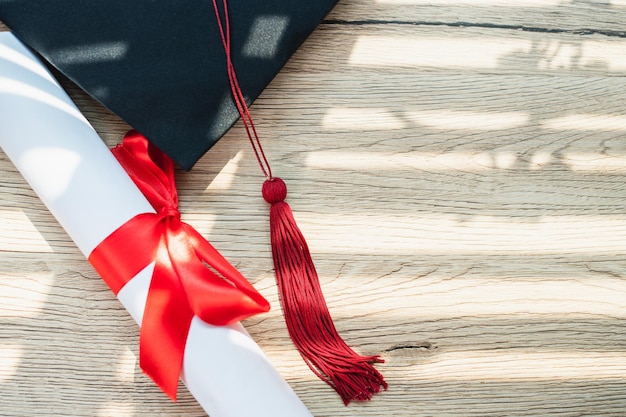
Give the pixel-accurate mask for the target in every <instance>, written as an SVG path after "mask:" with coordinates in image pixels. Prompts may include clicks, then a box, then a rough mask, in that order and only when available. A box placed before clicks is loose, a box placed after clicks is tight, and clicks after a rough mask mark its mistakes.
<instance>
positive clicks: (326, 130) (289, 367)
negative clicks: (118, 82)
mask: <svg viewBox="0 0 626 417" xmlns="http://www.w3.org/2000/svg"><path fill="white" fill-rule="evenodd" d="M625 23H626V1H625V0H528V1H517V0H430V1H427V0H341V1H340V3H339V5H338V6H337V7H336V8H335V9H334V10H333V12H332V13H331V14H330V15H329V16H328V17H327V19H326V21H325V22H324V23H323V24H321V25H320V27H319V29H318V30H316V32H315V33H314V34H313V35H312V36H311V38H310V39H309V40H308V41H307V42H306V44H305V45H304V46H303V47H302V48H300V50H299V51H298V52H297V53H296V55H295V56H294V57H293V58H292V59H291V61H290V62H289V63H288V65H287V66H286V67H285V68H284V70H283V71H282V72H281V73H280V74H279V75H278V76H277V78H276V79H275V80H274V81H273V83H272V84H271V86H270V87H269V88H267V90H266V91H265V92H264V93H263V95H262V96H261V97H260V98H259V99H258V101H257V102H256V103H255V105H254V106H253V109H252V110H253V113H254V117H255V121H256V123H257V125H258V127H259V130H260V132H261V135H262V137H263V142H264V145H265V148H266V152H267V153H268V155H270V158H271V162H272V165H273V169H274V171H275V173H276V174H277V175H279V176H282V177H283V178H285V180H286V181H287V183H288V185H289V186H290V195H289V202H290V204H291V206H292V208H293V210H294V212H295V215H296V218H297V219H298V221H299V224H300V226H301V227H302V229H303V231H304V233H305V235H306V236H307V238H308V242H309V244H310V246H311V250H312V252H313V256H314V259H315V261H316V264H317V267H318V270H319V272H320V276H321V280H322V285H323V287H324V290H325V293H326V298H327V301H328V303H329V306H330V309H331V313H332V315H333V316H334V318H335V322H336V325H337V327H338V329H339V331H340V333H341V334H342V335H343V337H344V338H345V339H346V341H347V342H348V343H349V344H350V345H351V346H353V347H354V348H355V349H356V350H358V351H359V352H361V353H363V354H375V353H380V354H382V356H383V357H384V359H385V360H386V363H385V364H383V365H380V366H378V369H380V370H381V371H382V373H383V374H384V375H385V376H386V379H387V381H388V383H389V390H388V391H386V392H384V393H382V394H380V395H377V396H376V397H375V398H374V399H373V401H371V402H368V403H355V404H351V405H350V406H349V407H344V406H343V404H342V403H341V401H340V399H339V398H338V397H337V396H336V394H335V393H334V391H332V390H331V389H330V388H329V387H327V386H326V385H325V384H324V383H322V382H321V381H320V380H318V379H316V377H314V376H313V374H312V373H311V372H310V371H309V370H308V368H307V367H306V365H305V364H304V363H303V362H302V361H301V360H300V358H299V356H298V354H297V353H296V352H295V350H294V349H293V347H292V345H291V344H290V341H289V338H288V336H287V334H286V330H285V328H284V324H283V320H282V317H281V313H280V307H279V304H278V301H277V293H276V287H275V283H274V276H273V271H272V265H271V259H270V253H269V246H268V224H267V211H268V210H267V207H266V204H265V202H264V201H262V198H261V197H260V187H261V181H262V176H261V175H260V173H259V170H258V166H257V165H256V161H255V159H254V157H253V156H252V155H251V150H250V148H249V144H248V143H247V139H246V137H245V134H244V133H243V129H242V128H241V125H239V124H238V125H237V126H236V127H235V128H233V129H232V130H231V131H230V132H229V133H228V134H227V135H226V137H224V138H223V139H222V140H221V141H220V142H219V143H218V145H216V146H215V147H214V148H213V149H212V150H211V151H210V152H209V153H208V154H206V155H205V156H204V157H203V158H202V160H201V161H200V162H199V163H198V165H197V166H196V167H195V168H194V169H193V170H192V171H191V172H189V173H185V172H182V171H181V172H180V173H179V174H180V175H179V176H178V181H179V186H180V197H181V211H182V213H183V218H184V219H185V220H186V221H188V222H189V223H191V224H192V225H194V226H195V227H196V228H197V229H198V230H199V231H200V232H201V233H203V234H204V235H205V236H206V237H207V238H208V239H209V240H210V241H211V242H213V244H214V245H215V246H216V247H217V248H218V249H219V250H220V251H221V252H222V253H223V254H224V255H225V256H226V258H228V259H229V260H230V261H231V262H232V263H233V264H235V265H236V266H237V267H238V268H239V269H240V270H241V271H242V272H243V273H244V275H246V276H247V277H248V278H249V279H250V280H251V281H252V282H253V283H254V284H255V285H256V287H257V288H258V289H259V290H260V291H261V292H262V293H263V294H264V295H265V296H266V297H267V298H268V299H269V300H270V301H271V303H272V305H273V311H272V312H271V313H269V314H266V315H264V316H262V317H258V318H254V319H251V320H248V321H246V322H245V325H246V327H247V329H248V330H249V331H250V333H251V334H252V335H253V337H254V338H255V339H256V340H257V341H258V343H259V344H260V345H261V347H262V348H263V349H264V350H265V352H266V353H267V354H268V356H269V357H270V359H271V360H272V362H273V363H274V364H275V365H276V367H277V368H278V370H279V371H280V373H281V374H282V375H283V376H284V377H285V378H286V379H287V381H288V382H289V383H290V384H291V386H292V387H293V388H294V389H295V391H296V392H297V393H298V395H299V396H300V397H301V398H302V400H303V401H304V402H305V403H306V405H307V406H308V407H309V408H310V410H311V411H312V412H313V414H314V415H316V416H318V417H322V416H354V417H357V416H358V417H366V416H377V417H378V416H403V417H405V416H448V415H450V416H546V415H552V416H623V415H626V321H625V319H626V307H625V305H626V297H625V296H626V207H625V205H624V203H625V201H626V185H625V184H624V180H625V178H626V140H625V139H626V100H625V93H626V86H625V82H626V28H625ZM4 29H5V30H6V28H4ZM65 85H67V88H68V89H69V90H70V92H71V95H72V97H74V98H75V99H76V101H77V103H78V105H79V106H80V108H81V109H82V110H84V112H85V114H86V116H87V117H88V118H89V119H90V120H91V121H92V123H93V125H94V126H95V127H96V129H97V130H98V131H99V132H100V133H101V135H102V137H103V138H104V140H105V141H106V142H107V143H108V144H110V145H114V144H115V143H117V142H118V141H119V140H120V138H121V136H122V134H123V133H124V132H125V131H126V129H127V126H126V125H125V124H124V123H122V122H120V121H119V120H118V119H117V118H116V117H114V116H112V115H111V114H109V113H108V112H107V111H105V110H104V109H103V108H102V107H100V106H99V105H98V104H96V103H94V102H93V101H92V100H90V99H89V98H87V97H85V96H84V95H83V94H82V93H81V92H79V91H77V90H76V89H75V88H72V87H71V86H70V85H69V84H67V83H66V84H65ZM34 117H35V116H34ZM0 171H1V172H2V175H1V176H0V415H1V416H98V417H102V416H115V417H134V416H140V415H151V416H188V417H189V416H202V415H203V412H202V410H201V409H200V407H199V406H198V405H197V404H196V403H195V401H194V400H193V398H192V397H191V396H190V395H189V394H188V393H186V391H184V389H182V391H183V394H182V395H181V399H180V402H179V403H178V404H173V403H170V402H169V400H168V399H167V398H166V397H165V396H164V395H163V394H162V393H161V392H160V391H159V390H158V389H157V388H156V387H155V386H154V385H153V384H152V382H150V381H149V380H148V379H147V378H146V377H144V376H143V374H142V373H141V372H140V371H139V369H138V366H137V352H138V329H137V327H136V325H135V324H134V322H133V321H132V319H131V318H130V316H129V315H128V314H127V313H126V311H125V310H124V309H123V308H122V307H121V305H120V304H119V302H118V301H117V300H116V299H115V297H114V296H113V295H112V294H111V293H110V291H109V290H108V289H107V287H106V286H105V284H104V283H103V282H102V281H101V280H100V278H99V277H98V276H97V275H96V274H95V272H94V271H93V269H92V268H91V266H90V265H89V264H88V263H87V262H86V261H85V259H84V258H83V257H82V255H81V254H80V253H79V251H78V250H77V249H76V247H75V246H74V244H73V243H72V241H71V240H70V239H69V238H68V237H67V235H66V234H65V232H64V231H63V229H62V228H61V227H60V226H59V225H58V224H57V223H56V222H55V220H54V219H53V218H52V216H51V215H50V214H49V212H48V211H47V210H46V209H45V207H44V206H43V205H42V204H41V202H40V201H39V200H38V198H37V196H36V195H35V194H34V193H33V192H32V191H31V190H30V188H29V187H28V185H27V184H26V183H25V182H24V180H23V179H22V177H21V176H20V175H19V174H18V173H17V172H16V170H15V168H14V167H13V165H12V164H11V162H10V161H9V160H8V159H7V158H6V156H5V155H4V154H2V153H0ZM242 401H245V398H242Z"/></svg>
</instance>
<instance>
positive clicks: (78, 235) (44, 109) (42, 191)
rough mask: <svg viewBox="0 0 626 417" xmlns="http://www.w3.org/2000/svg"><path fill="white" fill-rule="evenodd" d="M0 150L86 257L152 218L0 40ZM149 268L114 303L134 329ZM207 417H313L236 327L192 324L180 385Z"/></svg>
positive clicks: (36, 65) (63, 103) (23, 54)
mask: <svg viewBox="0 0 626 417" xmlns="http://www.w3.org/2000/svg"><path fill="white" fill-rule="evenodd" d="M0 146H1V147H2V149H3V150H4V152H5V153H6V154H7V155H8V157H9V158H10V159H11V161H12V162H13V163H14V164H15V166H16V167H17V169H18V170H19V171H20V172H21V174H22V175H23V176H24V178H25V179H26V180H27V181H28V183H29V184H30V185H31V187H32V188H33V190H34V191H35V192H36V193H37V195H38V196H39V197H40V198H41V200H42V201H43V202H44V204H45V205H46V206H47V207H48V209H49V210H50V212H51V213H52V214H53V215H54V216H55V218H56V219H57V220H58V221H59V223H60V224H61V226H63V228H64V229H65V230H66V232H67V233H68V235H69V236H70V237H71V238H72V240H73V241H74V242H75V243H76V245H77V246H78V248H79V249H80V250H81V251H82V253H83V254H84V255H85V256H86V257H87V256H89V254H90V253H91V251H92V250H93V249H94V248H95V247H96V246H97V245H98V244H99V243H100V242H102V240H104V238H106V237H107V236H108V235H110V234H111V233H112V232H113V231H114V230H116V229H117V228H118V227H119V226H121V225H122V224H124V223H126V222H127V221H128V220H130V219H131V218H132V217H134V216H135V215H137V214H140V213H146V212H154V209H153V208H152V206H151V205H150V204H149V203H148V201H147V200H146V199H145V197H144V196H143V195H142V194H141V192H140V191H139V190H138V189H137V187H136V186H135V185H134V184H133V182H132V181H131V179H130V178H129V177H128V175H127V174H126V172H125V171H124V170H123V169H122V168H121V166H120V165H119V164H118V162H117V160H116V159H115V158H114V157H113V156H112V154H111V152H110V151H109V149H108V148H107V147H106V145H105V144H104V143H103V142H102V140H101V139H100V137H99V136H98V134H97V133H96V132H95V130H94V129H93V128H92V127H91V125H90V124H89V122H88V121H87V120H86V119H85V118H84V117H83V115H82V114H81V113H80V111H79V110H78V109H77V108H76V106H75V105H74V103H73V102H72V101H71V99H70V98H69V97H68V96H67V94H66V93H65V92H64V91H63V89H62V88H61V87H60V86H59V85H58V84H57V82H56V80H55V79H54V78H53V77H52V75H50V73H49V72H48V71H47V70H46V69H45V67H44V66H42V64H41V63H40V62H39V61H38V60H37V58H35V57H34V56H33V54H31V52H30V51H29V50H27V49H26V48H25V47H24V45H23V44H22V43H21V42H20V41H18V40H17V39H16V38H15V37H14V36H13V35H12V34H11V33H9V32H4V33H0ZM153 268H154V263H153V264H151V265H146V268H145V269H144V270H143V271H141V272H140V273H139V274H137V275H136V276H135V277H133V279H132V280H131V281H130V282H129V283H128V284H127V285H126V286H125V287H124V288H123V289H122V290H121V291H120V292H119V294H118V298H119V300H120V301H121V303H122V304H123V305H124V307H125V308H126V309H127V310H128V311H129V313H130V314H131V315H132V317H133V318H134V319H135V321H137V323H138V324H141V320H142V315H143V310H144V307H145V303H146V297H147V294H148V288H149V284H150V279H151V276H152V270H153ZM181 377H182V379H183V381H184V382H185V384H186V386H187V388H188V389H189V391H190V392H191V394H192V395H193V396H194V397H195V398H196V399H197V400H198V402H199V403H200V405H201V406H202V407H203V409H204V410H205V411H206V412H207V413H208V414H209V415H210V416H211V417H245V416H255V417H265V416H267V417H280V416H284V417H300V416H311V413H310V412H309V411H308V410H307V408H306V407H305V406H304V404H302V402H301V401H300V399H299V398H298V397H297V396H296V395H295V393H294V392H293V391H292V390H291V388H290V387H289V385H288V384H287V383H286V382H285V381H284V380H283V379H282V377H281V376H280V375H279V374H278V372H277V371H276V369H275V368H274V367H273V366H272V365H271V364H270V362H269V360H268V359H267V357H266V356H265V354H264V353H263V352H262V351H261V349H260V348H259V346H258V345H257V344H256V343H255V342H254V341H253V340H252V339H251V338H250V336H249V335H248V334H247V332H246V331H245V330H244V328H243V326H241V324H240V323H236V324H234V325H231V326H212V325H209V324H207V323H205V322H203V321H202V320H200V319H199V318H198V317H194V318H193V320H192V323H191V327H190V330H189V336H188V339H187V344H186V346H185V356H184V360H183V371H182V375H181Z"/></svg>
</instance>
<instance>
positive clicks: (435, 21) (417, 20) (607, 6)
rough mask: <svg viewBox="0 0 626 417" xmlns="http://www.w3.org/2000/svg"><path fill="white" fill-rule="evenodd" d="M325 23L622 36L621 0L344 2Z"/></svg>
mask: <svg viewBox="0 0 626 417" xmlns="http://www.w3.org/2000/svg"><path fill="white" fill-rule="evenodd" d="M327 20H332V21H342V22H344V21H345V22H353V23H364V22H373V21H374V22H375V21H377V22H402V23H405V24H408V25H414V24H418V25H426V26H429V25H437V26H443V27H445V26H452V27H458V26H461V27H465V26H478V27H481V26H482V27H488V28H492V27H509V28H517V29H527V30H533V31H539V32H552V31H555V32H561V31H565V32H579V33H587V32H603V33H610V34H611V35H613V36H622V37H623V36H624V35H625V34H626V32H625V31H624V22H625V21H626V2H624V1H623V0H576V1H564V0H341V1H340V2H339V4H338V5H337V6H336V7H335V8H334V9H333V11H332V12H331V13H330V15H329V16H328V17H327Z"/></svg>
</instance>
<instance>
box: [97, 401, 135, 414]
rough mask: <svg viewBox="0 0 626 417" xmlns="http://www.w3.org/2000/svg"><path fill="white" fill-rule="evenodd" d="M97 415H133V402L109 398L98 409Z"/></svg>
mask: <svg viewBox="0 0 626 417" xmlns="http://www.w3.org/2000/svg"><path fill="white" fill-rule="evenodd" d="M142 414H143V413H142ZM97 416H98V417H134V416H135V406H134V405H133V404H128V403H122V402H119V401H113V400H109V401H108V404H106V405H105V406H104V407H102V408H100V409H99V410H98V414H97Z"/></svg>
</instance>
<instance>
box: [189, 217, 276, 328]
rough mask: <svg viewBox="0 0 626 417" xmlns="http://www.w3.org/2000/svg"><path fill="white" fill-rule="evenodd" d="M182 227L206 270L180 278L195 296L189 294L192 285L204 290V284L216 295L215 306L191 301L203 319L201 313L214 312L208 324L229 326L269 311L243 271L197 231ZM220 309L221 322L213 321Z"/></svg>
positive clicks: (266, 304) (268, 305)
mask: <svg viewBox="0 0 626 417" xmlns="http://www.w3.org/2000/svg"><path fill="white" fill-rule="evenodd" d="M182 225H183V229H184V231H185V233H186V235H187V239H188V240H189V243H190V245H191V246H192V247H193V250H194V251H195V254H196V256H197V257H198V259H199V263H200V264H201V266H202V269H203V271H201V273H200V271H198V273H197V274H194V275H189V274H185V275H184V276H182V275H181V276H182V278H183V279H184V280H185V287H187V288H188V291H187V293H188V294H190V295H191V296H193V295H194V292H192V291H189V288H190V287H191V286H195V287H196V288H202V287H203V286H204V284H205V283H211V289H210V290H211V291H212V292H214V294H215V296H214V297H212V300H211V304H212V306H206V305H205V304H206V303H205V302H204V301H203V300H197V301H198V302H195V301H194V300H193V299H190V300H189V302H190V304H192V306H198V307H197V308H196V307H192V308H193V309H194V311H196V314H197V315H198V316H199V317H200V318H202V319H203V320H204V318H203V317H202V315H201V312H202V311H207V312H212V314H211V318H212V320H213V321H208V322H209V323H211V324H229V323H232V322H235V321H241V320H243V319H245V318H248V317H250V316H252V315H254V314H258V313H264V312H267V311H269V309H270V304H269V302H268V301H267V300H266V299H265V298H264V297H263V296H262V295H261V294H260V293H259V292H258V291H257V290H256V289H255V288H254V287H253V286H252V284H250V282H249V281H248V280H247V279H246V278H245V277H244V276H243V275H242V274H241V272H239V271H238V270H237V269H236V268H235V267H234V266H232V265H231V264H230V263H229V262H228V261H227V260H226V258H224V257H223V256H222V255H221V254H220V253H219V252H218V251H217V249H215V248H214V247H213V245H211V244H210V243H209V242H208V241H207V240H206V239H205V238H204V237H202V236H201V235H200V234H199V233H198V232H197V231H196V230H195V229H194V228H192V227H191V226H189V225H187V224H186V223H182ZM198 278H202V279H198ZM194 298H197V297H194ZM198 304H202V305H198ZM217 308H219V309H220V310H219V315H221V317H222V322H221V323H215V322H214V321H215V318H216V317H217V315H216V312H215V311H213V310H215V309H217ZM229 312H230V313H229ZM205 321H206V320H205Z"/></svg>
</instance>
